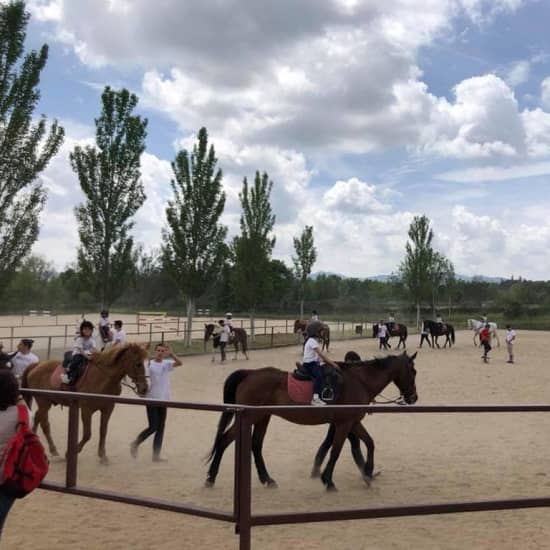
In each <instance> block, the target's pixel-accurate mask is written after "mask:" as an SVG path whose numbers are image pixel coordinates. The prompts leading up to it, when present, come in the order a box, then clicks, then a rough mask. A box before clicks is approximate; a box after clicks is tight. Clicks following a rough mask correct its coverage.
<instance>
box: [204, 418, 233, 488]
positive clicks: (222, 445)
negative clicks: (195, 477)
mask: <svg viewBox="0 0 550 550" xmlns="http://www.w3.org/2000/svg"><path fill="white" fill-rule="evenodd" d="M236 435H237V426H236V425H235V424H233V425H232V426H231V428H229V429H228V430H227V431H226V432H225V433H224V434H223V435H222V437H221V439H220V441H219V443H217V444H216V450H215V452H214V457H213V458H212V463H211V464H210V468H208V474H207V477H206V482H205V486H206V487H213V486H214V483H215V482H216V477H217V476H218V471H219V469H220V463H221V461H222V457H223V453H224V452H225V449H227V447H229V445H230V444H231V443H233V441H235V437H236Z"/></svg>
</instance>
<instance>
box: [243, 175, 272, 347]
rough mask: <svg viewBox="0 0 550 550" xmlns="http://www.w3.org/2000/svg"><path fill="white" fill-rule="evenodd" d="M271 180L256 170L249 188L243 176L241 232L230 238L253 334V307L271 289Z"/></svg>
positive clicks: (244, 304)
mask: <svg viewBox="0 0 550 550" xmlns="http://www.w3.org/2000/svg"><path fill="white" fill-rule="evenodd" d="M272 188H273V182H272V181H270V180H269V177H268V175H267V174H266V173H265V172H264V173H263V174H262V175H260V172H256V176H255V178H254V185H253V186H252V187H250V188H249V186H248V181H247V179H246V178H244V180H243V188H242V191H241V193H239V199H240V201H241V206H242V209H243V211H242V215H241V221H240V225H241V234H240V235H239V236H237V237H235V239H234V240H233V257H234V260H235V266H234V276H235V286H236V294H237V296H238V297H239V299H240V301H241V303H242V305H243V307H245V308H247V309H249V310H250V326H251V331H252V337H254V314H255V311H256V306H257V305H258V304H260V303H261V302H262V300H264V299H265V297H266V296H268V295H269V292H270V290H271V277H270V272H271V266H270V260H271V253H272V251H273V247H274V246H275V237H272V236H271V235H270V234H271V231H272V230H273V226H274V225H275V215H274V214H273V213H272V210H271V203H270V201H269V198H270V195H271V189H272Z"/></svg>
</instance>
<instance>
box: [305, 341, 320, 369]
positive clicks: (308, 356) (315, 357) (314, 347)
mask: <svg viewBox="0 0 550 550" xmlns="http://www.w3.org/2000/svg"><path fill="white" fill-rule="evenodd" d="M318 350H319V342H318V341H317V340H315V338H308V339H307V340H306V343H305V345H304V363H311V361H317V362H320V361H321V358H320V357H319V354H318V353H317V351H318Z"/></svg>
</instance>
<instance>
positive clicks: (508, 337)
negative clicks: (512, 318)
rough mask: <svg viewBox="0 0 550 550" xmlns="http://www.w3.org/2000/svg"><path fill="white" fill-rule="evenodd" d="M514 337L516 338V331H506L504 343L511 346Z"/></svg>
mask: <svg viewBox="0 0 550 550" xmlns="http://www.w3.org/2000/svg"><path fill="white" fill-rule="evenodd" d="M515 337H516V331H515V330H514V329H510V330H507V331H506V342H507V343H508V344H511V343H512V342H513V341H514V338H515Z"/></svg>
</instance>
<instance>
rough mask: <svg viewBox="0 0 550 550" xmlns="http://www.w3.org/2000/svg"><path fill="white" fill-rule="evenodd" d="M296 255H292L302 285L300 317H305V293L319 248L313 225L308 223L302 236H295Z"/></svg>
mask: <svg viewBox="0 0 550 550" xmlns="http://www.w3.org/2000/svg"><path fill="white" fill-rule="evenodd" d="M294 250H295V252H296V256H293V257H292V262H293V263H294V271H295V272H296V277H297V279H298V282H299V285H300V319H303V318H304V294H305V290H306V283H307V278H308V277H309V276H310V275H311V270H312V268H313V265H314V264H315V261H316V260H317V250H316V249H315V245H314V241H313V227H312V226H311V225H306V226H305V228H304V230H303V231H302V234H301V235H300V237H294Z"/></svg>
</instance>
